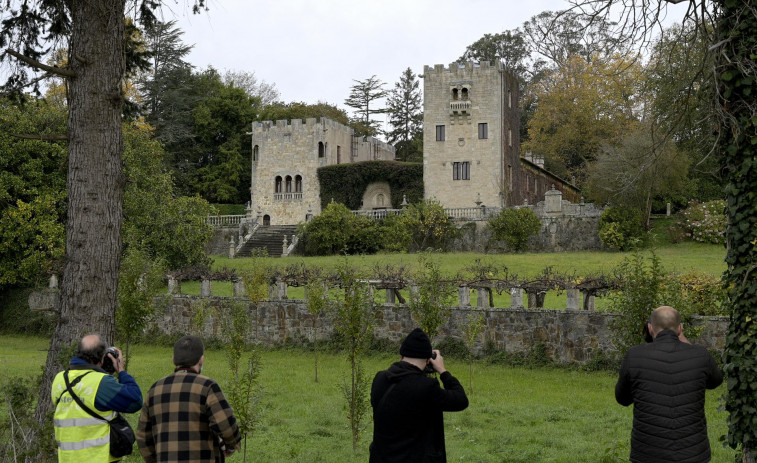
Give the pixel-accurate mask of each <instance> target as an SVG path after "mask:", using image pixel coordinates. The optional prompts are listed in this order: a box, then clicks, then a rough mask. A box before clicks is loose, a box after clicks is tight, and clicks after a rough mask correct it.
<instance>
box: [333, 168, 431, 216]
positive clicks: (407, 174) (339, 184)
mask: <svg viewBox="0 0 757 463" xmlns="http://www.w3.org/2000/svg"><path fill="white" fill-rule="evenodd" d="M318 181H319V182H320V184H321V208H322V209H325V208H326V206H327V205H328V203H330V202H331V200H332V199H333V200H334V201H336V202H338V203H342V204H344V205H345V206H347V208H348V209H351V210H357V209H360V202H361V201H362V199H363V193H365V189H366V188H367V187H368V185H370V184H371V183H374V182H387V183H388V184H389V188H391V190H392V207H393V208H395V209H399V207H400V204H401V203H402V196H403V195H405V196H406V197H407V202H408V203H416V202H418V201H421V200H423V165H422V164H416V163H409V162H398V161H365V162H356V163H352V164H336V165H333V166H326V167H321V168H320V169H318Z"/></svg>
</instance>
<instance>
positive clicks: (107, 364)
mask: <svg viewBox="0 0 757 463" xmlns="http://www.w3.org/2000/svg"><path fill="white" fill-rule="evenodd" d="M108 354H111V355H113V358H118V351H117V350H116V348H115V347H108V348H107V349H105V356H104V357H103V370H105V371H106V372H108V373H115V372H116V366H115V365H113V361H112V360H111V359H110V357H108Z"/></svg>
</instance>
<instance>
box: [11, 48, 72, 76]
mask: <svg viewBox="0 0 757 463" xmlns="http://www.w3.org/2000/svg"><path fill="white" fill-rule="evenodd" d="M5 53H7V54H9V55H11V56H13V57H15V58H16V59H18V60H19V61H23V62H24V63H26V64H28V65H29V66H31V67H34V68H37V69H41V70H43V71H47V72H49V73H51V74H56V75H59V76H61V77H68V78H69V79H73V78H74V77H76V73H75V72H73V71H71V70H70V69H65V68H59V67H55V66H48V65H46V64H42V63H40V62H39V61H37V60H35V59H32V58H29V57H28V56H24V55H22V54H21V53H19V52H17V51H15V50H11V49H6V50H5Z"/></svg>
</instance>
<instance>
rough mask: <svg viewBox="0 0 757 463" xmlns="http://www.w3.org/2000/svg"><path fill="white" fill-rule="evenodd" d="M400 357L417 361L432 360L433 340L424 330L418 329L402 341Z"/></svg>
mask: <svg viewBox="0 0 757 463" xmlns="http://www.w3.org/2000/svg"><path fill="white" fill-rule="evenodd" d="M400 355H401V356H403V357H410V358H415V359H429V358H431V340H430V339H429V338H428V336H426V333H424V332H423V330H422V329H420V328H416V329H414V330H413V331H411V332H410V334H408V335H407V337H406V338H405V340H404V341H402V346H401V347H400Z"/></svg>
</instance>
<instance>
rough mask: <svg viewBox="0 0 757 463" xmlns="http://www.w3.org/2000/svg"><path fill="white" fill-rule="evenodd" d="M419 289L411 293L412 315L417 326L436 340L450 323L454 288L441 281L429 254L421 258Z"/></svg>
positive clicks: (417, 276)
mask: <svg viewBox="0 0 757 463" xmlns="http://www.w3.org/2000/svg"><path fill="white" fill-rule="evenodd" d="M418 264H419V266H420V268H419V269H418V270H417V271H416V273H415V285H416V288H415V289H413V290H412V291H410V313H411V314H412V316H413V319H414V320H415V321H416V323H418V326H419V327H420V328H421V329H422V330H423V331H424V332H425V333H426V334H427V335H428V337H429V339H433V338H434V336H436V335H437V334H438V332H439V328H440V327H441V326H442V325H443V324H444V323H446V322H447V321H448V320H449V317H450V313H451V310H452V309H451V308H450V307H452V306H453V305H454V302H455V289H456V287H455V284H454V282H452V281H449V280H445V279H443V277H442V273H441V270H440V269H439V263H438V262H436V261H435V260H433V259H432V258H431V257H430V256H429V255H428V254H422V255H421V256H420V257H419V258H418Z"/></svg>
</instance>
